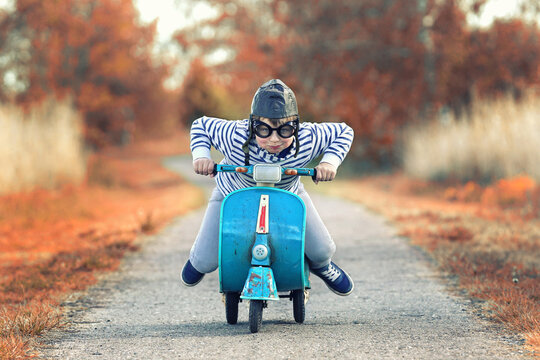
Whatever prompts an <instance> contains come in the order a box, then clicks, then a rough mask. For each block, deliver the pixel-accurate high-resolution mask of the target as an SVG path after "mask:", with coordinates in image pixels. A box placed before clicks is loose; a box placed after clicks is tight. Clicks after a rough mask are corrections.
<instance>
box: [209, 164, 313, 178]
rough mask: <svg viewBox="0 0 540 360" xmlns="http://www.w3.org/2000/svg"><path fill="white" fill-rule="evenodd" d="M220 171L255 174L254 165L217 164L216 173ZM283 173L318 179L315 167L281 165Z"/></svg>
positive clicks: (215, 166)
mask: <svg viewBox="0 0 540 360" xmlns="http://www.w3.org/2000/svg"><path fill="white" fill-rule="evenodd" d="M218 172H238V173H245V174H253V165H247V166H245V165H225V164H215V165H214V174H216V173H218ZM281 173H282V174H285V175H298V176H311V178H312V179H313V181H315V180H316V179H317V169H314V168H286V167H281Z"/></svg>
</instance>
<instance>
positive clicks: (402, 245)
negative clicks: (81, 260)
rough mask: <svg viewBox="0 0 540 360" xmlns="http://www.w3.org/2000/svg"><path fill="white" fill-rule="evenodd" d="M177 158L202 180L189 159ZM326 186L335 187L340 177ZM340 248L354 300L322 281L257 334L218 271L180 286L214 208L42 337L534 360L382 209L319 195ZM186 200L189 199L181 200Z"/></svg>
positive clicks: (86, 297) (78, 347)
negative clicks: (230, 315) (224, 291)
mask: <svg viewBox="0 0 540 360" xmlns="http://www.w3.org/2000/svg"><path fill="white" fill-rule="evenodd" d="M166 165H167V166H168V167H170V168H172V169H175V171H179V172H181V173H183V174H184V175H185V176H186V177H187V178H188V179H190V180H191V181H197V183H198V184H200V185H201V186H203V187H205V189H207V191H208V189H210V186H211V185H212V183H213V181H211V180H210V179H208V178H206V177H202V176H198V177H197V176H196V175H194V174H193V175H192V170H191V160H190V159H189V158H185V157H184V158H181V157H178V158H169V159H167V160H166ZM319 186H332V185H331V184H329V183H325V184H320V185H319ZM312 197H313V201H314V202H315V204H316V206H317V208H318V209H319V212H320V213H321V216H322V217H323V219H324V220H325V222H326V224H327V226H328V228H329V230H330V232H331V233H332V234H333V236H334V239H335V241H336V243H337V246H338V249H337V252H336V255H335V257H334V260H335V261H336V262H337V263H338V264H339V265H340V266H342V267H343V268H345V269H346V270H348V272H349V273H350V274H351V276H352V278H353V279H354V281H355V290H354V292H353V293H352V294H351V295H350V296H347V297H341V296H337V295H335V294H334V293H332V292H330V290H328V289H327V288H326V286H325V285H324V283H323V282H322V281H321V280H320V279H318V278H316V277H315V276H311V281H312V289H311V291H310V297H309V301H308V303H307V305H306V321H305V323H304V324H296V323H295V322H294V319H293V314H292V302H290V301H288V300H283V299H282V300H281V301H279V302H275V303H271V304H269V306H268V308H267V309H265V310H264V312H263V325H262V328H261V331H260V332H259V333H257V334H251V333H250V332H249V324H248V305H247V304H246V303H241V304H240V309H239V319H238V324H237V325H228V324H227V323H226V321H225V309H224V305H223V303H222V299H221V294H219V284H218V278H217V272H214V273H212V274H209V275H207V276H206V277H205V278H204V280H203V281H202V282H201V283H200V284H199V285H197V286H196V287H193V288H187V287H184V286H182V285H181V283H180V280H179V274H180V269H181V267H182V265H183V264H184V262H185V261H186V260H187V257H188V253H189V249H190V247H191V244H192V242H193V239H194V237H195V234H196V233H197V230H198V227H199V224H200V221H201V218H202V215H203V212H204V209H200V210H198V211H195V212H192V213H190V214H188V215H186V216H183V217H180V218H178V219H176V220H175V221H174V222H173V223H172V224H170V226H168V227H167V228H165V229H164V230H163V231H161V232H160V233H159V234H157V235H153V236H148V237H146V238H144V239H142V240H143V241H142V243H143V246H142V250H141V251H140V252H137V253H134V254H129V255H128V256H127V257H126V258H125V260H124V261H123V264H122V266H121V268H120V270H119V271H118V272H115V273H113V274H109V275H106V276H105V277H104V278H103V279H102V280H101V281H100V282H99V283H98V284H97V285H96V286H94V287H92V288H91V289H89V290H88V291H87V292H85V293H84V294H79V295H78V296H73V297H72V298H71V299H68V301H66V303H65V306H66V309H67V313H68V316H69V320H70V325H69V326H67V327H66V328H64V329H61V330H56V331H52V332H50V333H49V334H47V336H46V337H45V338H44V339H43V340H44V347H43V348H42V349H41V351H42V355H41V357H42V358H45V359H96V360H97V359H99V360H101V359H225V358H238V359H248V358H257V359H300V358H301V359H310V358H311V359H337V358H339V359H525V358H528V357H527V356H526V355H525V354H524V353H523V352H524V350H523V347H522V346H521V345H520V343H521V340H520V339H519V338H518V337H516V336H514V335H512V334H509V333H507V332H505V331H504V330H502V329H501V328H500V327H499V326H498V325H496V324H493V323H490V322H488V321H486V320H482V319H481V318H479V317H478V316H475V315H474V314H473V311H472V310H473V308H472V306H471V305H470V301H469V300H466V299H464V298H460V297H458V296H454V295H452V294H451V293H450V292H449V291H448V289H447V287H446V285H445V284H444V282H443V281H442V279H441V278H440V276H439V275H438V274H437V272H436V271H435V270H434V268H433V266H432V265H430V263H429V261H428V260H427V259H426V257H425V256H424V255H423V254H422V253H421V252H420V251H419V250H417V249H415V248H412V247H411V246H410V245H409V244H408V243H407V241H406V239H403V238H400V237H398V236H397V235H396V234H395V230H394V229H393V228H392V227H391V226H389V225H388V224H386V223H385V220H384V219H383V218H381V217H379V216H376V215H374V214H372V213H369V212H367V211H366V210H365V209H364V208H363V207H361V206H359V205H358V204H354V203H352V202H347V201H343V200H339V199H335V198H329V197H323V196H319V195H315V194H312ZM179 201H181V199H179Z"/></svg>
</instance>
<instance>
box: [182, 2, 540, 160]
mask: <svg viewBox="0 0 540 360" xmlns="http://www.w3.org/2000/svg"><path fill="white" fill-rule="evenodd" d="M209 3H211V4H212V5H213V6H214V7H215V8H217V9H218V10H219V16H217V17H216V18H214V19H210V20H208V21H203V22H201V23H199V24H197V25H196V26H194V27H193V28H189V29H185V30H184V31H182V32H180V33H179V34H178V35H177V40H178V42H179V44H181V45H183V46H187V47H190V48H194V47H195V48H197V49H198V51H199V55H200V57H201V58H203V59H206V60H207V63H208V66H209V68H210V69H211V71H212V73H213V75H214V77H215V78H216V79H218V80H217V81H221V82H222V83H223V84H224V85H225V86H228V88H229V89H230V92H231V93H236V94H238V99H241V101H242V102H243V103H244V104H246V106H247V104H248V101H249V99H250V98H251V96H252V95H253V92H254V91H255V89H256V88H257V87H258V86H259V85H260V84H261V83H262V82H264V81H266V80H268V79H269V78H273V77H279V78H281V79H282V80H284V81H285V82H286V83H288V84H290V86H291V87H292V88H293V89H294V90H295V92H296V93H297V97H298V102H299V107H300V112H301V116H302V118H303V119H304V120H310V121H346V122H347V123H348V124H350V125H351V126H352V127H353V128H354V130H355V134H356V141H355V144H354V146H355V147H354V149H353V151H352V153H351V155H352V156H353V157H355V156H356V158H357V159H369V160H370V161H372V162H375V163H377V164H379V165H381V164H395V163H396V162H397V161H399V145H400V144H399V138H400V134H401V132H402V129H403V127H404V126H405V125H406V124H408V123H410V122H413V121H419V120H420V119H422V118H423V117H429V116H431V115H433V114H434V112H435V111H436V110H437V108H439V107H440V106H442V105H450V106H451V107H458V106H460V105H459V104H464V103H466V102H467V97H470V93H471V91H473V90H472V89H474V88H476V89H477V90H478V91H479V92H481V93H485V94H489V93H493V92H495V91H499V90H495V89H500V91H508V90H511V89H524V88H526V87H527V86H530V85H531V84H534V83H538V65H539V64H540V56H538V53H537V50H536V49H537V47H538V40H537V37H536V36H537V35H536V34H537V31H538V27H537V26H536V24H534V25H530V26H529V25H524V24H523V22H520V21H517V20H516V21H514V22H496V23H495V24H494V26H493V27H491V28H489V29H487V30H480V29H472V28H470V27H469V26H468V24H467V19H466V12H467V11H472V12H479V11H481V8H482V6H483V4H484V3H485V1H483V0H471V1H469V2H468V5H467V7H465V5H464V2H463V1H460V0H448V1H435V0H416V1H413V2H411V1H406V0H385V1H378V0H362V1H346V0H339V1H335V0H333V1H331V0H314V1H309V2H307V1H294V2H285V1H281V0H265V1H262V0H261V1H250V2H247V1H241V0H235V1H230V0H212V1H209ZM217 53H222V54H223V53H225V54H228V56H227V57H225V58H224V59H222V61H221V62H219V63H217V64H212V57H213V56H215V54H217Z"/></svg>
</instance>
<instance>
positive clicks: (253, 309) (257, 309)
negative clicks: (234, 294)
mask: <svg viewBox="0 0 540 360" xmlns="http://www.w3.org/2000/svg"><path fill="white" fill-rule="evenodd" d="M262 311H263V301H262V300H251V301H250V302H249V330H250V331H251V332H252V333H256V332H259V330H260V328H261V324H262Z"/></svg>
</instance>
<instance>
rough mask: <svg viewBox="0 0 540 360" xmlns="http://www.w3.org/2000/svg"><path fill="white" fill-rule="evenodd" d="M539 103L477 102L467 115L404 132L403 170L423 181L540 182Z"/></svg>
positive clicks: (524, 101)
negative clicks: (518, 178)
mask: <svg viewBox="0 0 540 360" xmlns="http://www.w3.org/2000/svg"><path fill="white" fill-rule="evenodd" d="M538 119H540V99H539V98H537V97H529V98H526V99H524V100H523V101H522V102H519V103H517V102H515V101H514V100H512V99H510V98H507V99H500V100H494V101H485V102H476V103H475V104H474V105H473V107H472V109H471V111H470V114H469V115H468V116H464V117H463V118H459V119H458V118H455V117H454V116H452V115H448V116H446V117H442V118H440V119H438V121H436V122H434V123H432V124H430V125H424V126H422V127H415V128H412V129H410V130H409V131H407V132H406V135H405V139H404V141H405V147H404V148H405V151H404V167H405V170H406V172H407V173H408V174H410V175H412V176H415V177H418V178H422V179H441V178H442V179H446V178H449V177H450V178H456V179H460V180H474V179H483V180H490V179H497V178H508V177H512V176H516V175H519V174H528V175H529V176H531V177H533V178H534V179H536V180H540V121H538Z"/></svg>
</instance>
